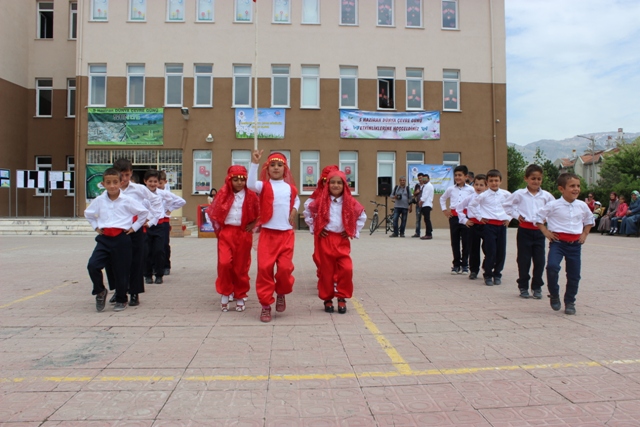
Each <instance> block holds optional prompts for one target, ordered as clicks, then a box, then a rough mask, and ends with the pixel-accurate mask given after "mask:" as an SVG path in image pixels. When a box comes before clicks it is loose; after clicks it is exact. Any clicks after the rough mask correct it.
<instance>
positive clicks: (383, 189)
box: [378, 176, 391, 197]
mask: <svg viewBox="0 0 640 427" xmlns="http://www.w3.org/2000/svg"><path fill="white" fill-rule="evenodd" d="M390 195H391V177H390V176H379V177H378V196H387V197H388V196H390Z"/></svg>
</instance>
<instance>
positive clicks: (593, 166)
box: [577, 135, 596, 185]
mask: <svg viewBox="0 0 640 427" xmlns="http://www.w3.org/2000/svg"><path fill="white" fill-rule="evenodd" d="M577 136H578V138H584V139H588V140H589V141H591V144H589V151H591V182H587V184H592V185H593V184H595V183H596V162H595V160H594V158H595V155H596V139H595V138H594V137H593V136H585V135H577Z"/></svg>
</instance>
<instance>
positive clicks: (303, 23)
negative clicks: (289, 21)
mask: <svg viewBox="0 0 640 427" xmlns="http://www.w3.org/2000/svg"><path fill="white" fill-rule="evenodd" d="M307 1H310V0H302V12H301V16H300V24H301V25H320V0H313V1H315V2H316V16H317V17H318V20H317V22H306V21H305V20H304V11H305V5H304V4H305V2H307Z"/></svg>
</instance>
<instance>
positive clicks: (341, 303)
mask: <svg viewBox="0 0 640 427" xmlns="http://www.w3.org/2000/svg"><path fill="white" fill-rule="evenodd" d="M346 312H347V301H346V300H345V299H344V298H338V313H340V314H345V313H346Z"/></svg>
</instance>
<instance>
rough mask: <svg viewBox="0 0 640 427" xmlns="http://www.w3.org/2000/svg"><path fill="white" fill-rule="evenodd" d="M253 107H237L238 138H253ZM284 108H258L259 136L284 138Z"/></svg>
mask: <svg viewBox="0 0 640 427" xmlns="http://www.w3.org/2000/svg"><path fill="white" fill-rule="evenodd" d="M253 111H254V110H253V108H236V138H238V139H251V138H253ZM284 113H285V109H284V108H258V138H262V139H283V138H284V116H285V114H284Z"/></svg>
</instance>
